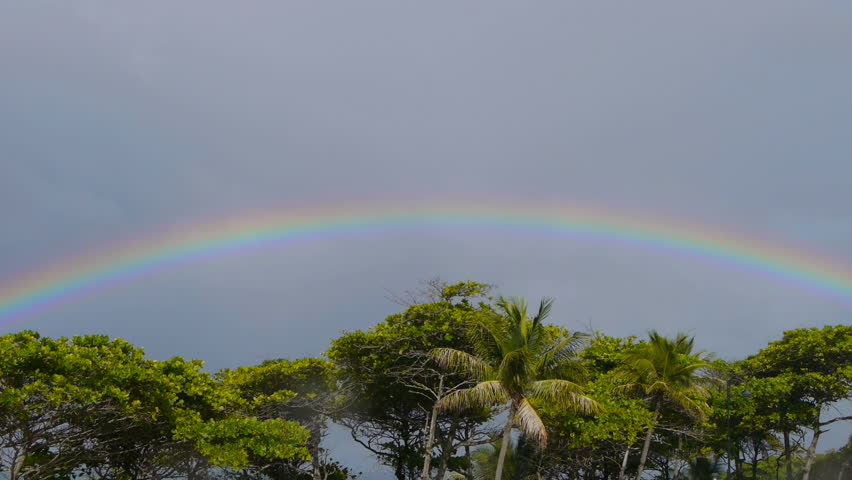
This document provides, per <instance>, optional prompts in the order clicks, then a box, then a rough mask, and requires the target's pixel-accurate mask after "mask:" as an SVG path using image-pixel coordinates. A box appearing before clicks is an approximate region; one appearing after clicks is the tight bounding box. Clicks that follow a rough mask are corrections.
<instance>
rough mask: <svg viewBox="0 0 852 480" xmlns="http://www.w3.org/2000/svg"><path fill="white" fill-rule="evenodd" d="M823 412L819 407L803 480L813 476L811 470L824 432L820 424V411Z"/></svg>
mask: <svg viewBox="0 0 852 480" xmlns="http://www.w3.org/2000/svg"><path fill="white" fill-rule="evenodd" d="M821 410H822V405H817V415H816V420H814V427H813V428H814V437H813V439H812V440H811V444H810V446H809V447H808V461H807V462H806V463H805V468H804V470H802V480H810V476H811V468H813V466H814V457H816V447H817V442H819V436H820V434H821V433H822V431H821V430H820V429H819V427H820V422H819V417H820V411H821Z"/></svg>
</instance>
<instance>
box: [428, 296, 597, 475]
mask: <svg viewBox="0 0 852 480" xmlns="http://www.w3.org/2000/svg"><path fill="white" fill-rule="evenodd" d="M552 305H553V301H552V300H550V299H544V300H542V301H541V304H540V305H539V308H538V313H537V314H536V315H535V317H533V318H529V316H528V315H527V304H526V301H525V300H524V299H522V298H513V299H506V298H502V297H501V298H499V299H498V300H497V302H496V306H497V309H498V311H499V312H500V313H502V315H500V314H495V315H492V316H485V317H482V318H479V319H477V320H476V321H474V322H473V323H472V325H471V329H470V340H471V344H472V345H473V349H474V352H475V354H470V353H467V352H463V351H460V350H456V349H453V348H438V349H435V350H433V351H432V352H431V355H432V357H433V358H434V359H435V360H437V362H438V364H440V365H441V366H442V367H443V368H447V369H454V370H458V371H461V372H464V373H466V374H467V375H469V376H470V377H471V378H472V380H474V381H475V382H477V383H476V385H474V386H473V387H470V388H467V389H463V390H458V391H456V392H454V393H453V394H451V395H449V396H447V397H445V398H444V399H443V400H442V401H441V403H440V408H442V409H464V408H469V407H480V406H495V405H506V404H508V406H509V417H508V419H507V420H506V426H505V428H504V429H503V437H502V445H501V447H500V454H499V456H498V459H497V466H496V469H495V476H494V479H495V480H501V476H502V473H503V464H504V462H505V459H506V451H507V448H508V445H509V442H510V440H511V434H512V427H513V426H514V425H515V424H517V425H518V427H519V428H520V429H521V431H522V432H523V434H524V435H526V436H527V437H528V438H529V439H530V440H532V441H533V442H534V443H535V444H537V445H539V446H542V447H543V446H545V445H546V444H547V431H546V429H545V426H544V423H543V422H542V421H541V417H540V416H539V414H538V412H537V411H536V410H535V408H534V407H533V405H532V403H531V401H535V400H539V401H543V402H547V403H548V404H550V405H555V406H561V407H563V408H568V409H571V410H573V411H575V412H577V413H581V414H590V413H595V412H597V411H598V410H599V406H598V404H597V403H596V402H595V401H594V400H592V399H590V398H589V397H587V396H585V395H584V394H583V391H582V389H581V388H580V386H579V385H578V384H576V383H574V382H573V381H570V380H568V378H572V379H576V378H577V375H578V373H579V372H580V370H579V367H578V363H577V362H576V361H575V360H576V353H577V352H578V350H579V348H580V346H581V345H582V343H583V340H584V338H585V337H584V336H583V335H580V334H573V335H565V334H562V333H558V332H557V331H556V330H555V329H554V328H550V327H548V326H545V325H544V324H543V323H542V322H543V321H544V319H545V318H546V317H547V315H548V314H549V313H550V309H551V306H552Z"/></svg>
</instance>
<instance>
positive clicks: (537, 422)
mask: <svg viewBox="0 0 852 480" xmlns="http://www.w3.org/2000/svg"><path fill="white" fill-rule="evenodd" d="M515 421H516V422H517V424H518V427H519V428H520V429H521V431H522V432H524V435H526V436H527V438H529V439H530V440H532V441H534V442H535V443H537V444H538V445H539V446H541V447H545V446H547V428H545V426H544V422H542V421H541V417H540V416H539V414H538V412H537V411H536V410H535V408H533V406H532V405H531V404H530V402H528V401H527V399H523V400H521V401H520V403H519V404H518V409H517V411H516V412H515Z"/></svg>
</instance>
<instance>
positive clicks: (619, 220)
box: [0, 199, 852, 326]
mask: <svg viewBox="0 0 852 480" xmlns="http://www.w3.org/2000/svg"><path fill="white" fill-rule="evenodd" d="M421 230H426V231H434V230H449V231H453V232H459V233H464V232H466V231H488V232H503V233H522V234H534V235H549V236H556V237H557V238H566V240H573V241H585V242H591V243H593V244H607V245H615V246H618V247H624V248H633V249H642V250H650V251H656V252H660V253H663V254H666V255H674V256H679V257H684V258H688V259H692V260H694V261H698V262H704V263H713V264H719V265H723V266H725V267H728V268H731V269H733V270H736V271H743V272H748V273H751V274H758V275H762V276H765V277H768V278H770V279H773V280H775V281H777V282H779V283H783V284H787V285H790V286H792V287H795V288H799V289H805V290H809V291H812V292H815V293H817V294H820V295H825V296H826V297H830V298H832V299H835V300H837V301H840V302H841V303H843V304H845V305H847V306H850V307H852V268H851V267H850V265H849V264H848V263H847V262H845V261H844V260H842V259H838V258H829V257H824V256H820V255H818V254H817V253H815V252H811V251H808V250H807V249H804V248H793V247H790V246H787V245H784V244H782V243H781V242H779V241H778V240H775V239H765V238H761V237H760V236H758V235H755V234H744V233H742V232H737V231H736V230H733V229H723V228H718V227H713V226H709V225H705V224H697V223H689V222H687V221H683V220H677V219H673V218H667V217H661V216H654V215H652V214H649V213H646V212H637V211H629V210H625V209H613V208H605V207H601V206H593V205H586V204H581V203H576V202H575V203H569V202H563V201H560V202H553V201H549V202H544V201H537V202H536V201H511V202H508V201H496V202H495V201H489V202H484V201H478V202H477V201H470V200H459V199H456V200H455V201H417V202H414V201H412V202H403V201H392V202H391V201H382V202H377V201H373V202H369V201H360V202H354V203H353V202H348V203H341V204H335V205H326V206H320V207H317V206H313V207H298V208H279V209H272V210H263V211H252V212H248V213H244V214H241V215H235V216H232V217H228V218H217V219H213V220H212V221H208V222H198V223H195V224H191V225H188V226H178V227H176V228H171V229H167V230H163V231H159V232H153V233H151V234H149V235H147V236H142V237H139V238H138V239H137V240H134V241H132V242H125V243H122V244H119V245H114V246H107V247H101V248H99V249H98V250H97V252H96V253H90V254H81V255H78V256H76V257H72V258H69V259H68V260H66V261H62V262H58V263H53V264H48V265H45V266H43V267H42V268H38V269H34V270H31V271H28V272H24V273H21V274H17V275H11V276H8V277H6V278H5V279H2V280H0V326H3V325H8V324H11V323H13V322H16V321H19V320H22V319H24V318H27V317H30V316H32V315H34V314H36V313H37V312H42V311H45V310H49V309H52V308H56V307H57V306H58V305H61V304H63V303H65V302H69V301H72V300H74V299H77V298H80V297H83V296H86V295H92V294H94V293H95V292H99V291H102V290H105V289H109V288H111V287H114V286H115V285H118V284H121V283H125V282H128V281H132V280H137V279H139V278H142V277H146V276H149V275H153V274H155V273H157V272H160V271H163V270H169V269H175V268H178V267H180V266H184V265H188V264H193V263H199V262H204V261H208V260H210V259H215V258H218V257H222V256H228V255H237V254H242V253H246V252H250V251H255V250H258V249H266V248H272V247H281V246H286V245H293V244H294V243H297V242H299V241H317V240H324V239H325V240H327V239H335V238H346V237H348V236H351V235H353V234H362V235H363V234H368V235H381V234H388V233H393V232H399V231H403V232H404V231H421Z"/></svg>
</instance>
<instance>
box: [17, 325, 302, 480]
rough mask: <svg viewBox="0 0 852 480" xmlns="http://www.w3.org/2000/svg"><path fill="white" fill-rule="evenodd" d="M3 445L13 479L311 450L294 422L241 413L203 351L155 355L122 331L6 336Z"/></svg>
mask: <svg viewBox="0 0 852 480" xmlns="http://www.w3.org/2000/svg"><path fill="white" fill-rule="evenodd" d="M0 386H2V390H0V455H2V457H0V458H2V460H3V462H2V463H3V465H4V466H5V468H7V469H8V471H9V476H10V478H12V479H18V478H62V477H66V476H67V477H74V476H80V475H86V476H89V477H96V478H122V479H124V478H128V479H135V478H149V479H161V478H167V477H173V476H175V475H178V474H182V475H187V476H189V477H190V478H191V477H192V476H193V475H196V474H200V473H201V472H202V471H203V470H205V469H206V468H207V464H208V463H210V464H214V465H220V466H226V467H237V468H239V467H241V466H242V465H244V463H245V462H246V461H247V460H248V459H250V458H252V457H267V458H290V457H296V456H303V457H305V458H307V456H308V453H307V450H306V449H305V448H304V447H305V443H306V441H307V438H308V432H307V431H306V430H305V429H303V428H302V427H301V426H299V425H298V424H297V423H295V422H285V421H281V420H274V421H262V420H258V419H256V418H254V417H249V416H244V415H241V414H239V413H237V412H238V411H239V410H240V409H241V405H240V404H241V403H242V402H243V400H242V399H240V398H238V397H235V396H233V395H229V393H228V392H227V391H225V390H223V389H222V388H220V387H219V385H218V384H217V382H215V381H214V380H213V379H212V378H211V377H210V375H209V374H207V373H205V372H204V371H203V370H202V364H201V362H198V361H192V362H187V361H184V360H183V359H181V358H179V357H178V358H173V359H171V360H168V361H164V362H158V361H154V360H150V359H146V358H145V356H144V352H143V351H142V350H141V349H139V348H136V347H134V346H133V345H131V344H129V343H127V342H125V341H123V340H121V339H115V340H110V339H109V338H107V337H105V336H99V335H89V336H81V337H74V338H72V339H66V338H58V339H51V338H46V337H41V336H40V335H38V334H36V333H34V332H21V333H18V334H11V335H6V336H3V337H0Z"/></svg>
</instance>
